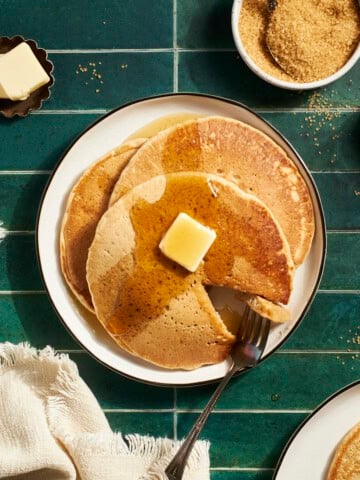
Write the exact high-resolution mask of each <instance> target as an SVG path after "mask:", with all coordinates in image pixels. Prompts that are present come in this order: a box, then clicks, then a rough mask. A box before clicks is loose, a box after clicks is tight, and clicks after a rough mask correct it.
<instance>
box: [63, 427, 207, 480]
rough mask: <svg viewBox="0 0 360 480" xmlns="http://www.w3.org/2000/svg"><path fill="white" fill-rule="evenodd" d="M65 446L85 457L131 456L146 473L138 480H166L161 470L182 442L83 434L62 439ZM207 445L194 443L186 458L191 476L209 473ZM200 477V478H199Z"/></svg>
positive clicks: (115, 434) (131, 436) (115, 435)
mask: <svg viewBox="0 0 360 480" xmlns="http://www.w3.org/2000/svg"><path fill="white" fill-rule="evenodd" d="M64 440H65V443H66V445H67V446H68V448H69V449H70V450H71V451H72V452H76V451H80V452H81V453H82V455H83V456H85V457H90V456H92V457H97V456H98V457H101V458H106V457H126V458H127V459H130V458H131V457H133V459H134V461H138V460H139V459H141V460H142V461H143V462H144V467H145V470H146V473H145V474H143V475H142V476H141V477H140V479H139V480H157V479H159V480H160V479H166V480H167V477H166V476H165V474H164V470H165V468H166V467H167V466H168V464H169V463H170V461H171V459H172V458H173V457H174V455H175V453H176V452H177V450H178V449H179V447H180V446H181V444H182V441H179V440H171V439H169V438H154V437H151V436H142V435H138V434H133V435H124V436H123V435H122V434H121V433H112V434H91V433H84V434H81V435H79V436H77V437H71V436H66V438H65V439H64ZM209 448H210V442H208V441H205V440H200V441H198V442H196V444H195V446H194V448H193V451H192V452H191V455H190V457H189V460H188V463H187V467H186V470H185V478H186V471H187V470H189V471H190V472H191V474H192V475H195V473H203V475H208V472H209V467H210V464H209ZM201 478H203V477H201Z"/></svg>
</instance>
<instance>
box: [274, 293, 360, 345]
mask: <svg viewBox="0 0 360 480" xmlns="http://www.w3.org/2000/svg"><path fill="white" fill-rule="evenodd" d="M357 329H360V295H359V294H352V293H338V294H337V295H334V294H332V293H318V294H317V296H316V298H315V300H314V302H313V304H312V305H311V307H310V310H309V312H308V314H307V315H306V317H305V318H304V320H303V321H302V322H301V325H300V326H299V328H298V329H297V330H296V332H295V333H294V334H293V335H291V337H290V338H289V340H288V341H287V342H286V343H285V344H284V346H283V347H282V350H289V349H293V350H296V349H302V350H304V349H305V350H306V349H310V350H347V349H348V348H350V349H351V350H354V349H357V350H359V346H358V345H356V344H353V343H352V338H353V335H354V333H355V332H356V331H357Z"/></svg>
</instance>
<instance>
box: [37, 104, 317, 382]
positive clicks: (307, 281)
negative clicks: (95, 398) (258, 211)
mask: <svg viewBox="0 0 360 480" xmlns="http://www.w3.org/2000/svg"><path fill="white" fill-rule="evenodd" d="M181 112H196V113H199V114H207V115H222V116H226V117H232V118H235V119H238V120H241V121H243V122H246V123H248V124H249V125H252V126H254V127H256V128H258V129H259V130H262V131H263V132H265V133H266V134H267V135H269V136H270V137H271V138H272V139H274V140H275V141H276V142H277V143H278V144H279V145H280V146H281V147H282V148H284V150H285V151H286V152H287V153H288V155H289V156H290V158H291V159H292V160H293V161H294V162H295V163H296V165H297V166H298V168H299V170H300V172H301V173H302V175H303V177H304V179H305V181H306V183H307V185H308V187H309V190H310V194H311V197H312V201H313V204H314V209H315V218H316V232H315V238H314V242H313V245H312V248H311V252H310V254H309V256H308V258H307V260H306V262H305V263H304V265H302V266H301V267H300V268H299V269H298V271H297V272H296V276H295V283H294V291H293V293H292V296H291V302H290V304H289V306H290V309H291V311H292V320H291V321H290V322H288V323H286V324H284V325H278V326H276V327H274V328H273V330H272V332H271V335H270V338H269V341H268V345H267V348H266V351H265V355H264V356H267V355H269V354H270V353H271V352H273V351H274V350H275V349H276V348H277V347H279V346H280V344H281V343H282V342H283V341H284V340H285V339H286V338H287V337H288V335H289V334H290V332H291V331H292V330H294V328H295V327H296V325H297V324H298V323H299V322H300V320H301V318H302V317H303V315H304V313H305V311H306V310H307V308H308V307H309V305H310V303H311V301H312V299H313V297H314V295H315V292H316V289H317V286H318V284H319V281H320V277H321V273H322V269H323V264H324V258H325V250H326V239H325V224H324V215H323V211H322V207H321V204H320V200H319V195H318V193H317V190H316V187H315V185H314V182H313V180H312V178H311V176H310V174H309V172H308V170H307V169H306V167H305V166H304V164H303V162H302V160H301V159H300V157H299V155H298V154H297V153H296V152H295V151H294V149H293V148H292V147H291V146H290V145H289V143H288V142H287V141H286V140H285V139H284V138H283V137H282V136H281V135H280V134H279V133H278V132H277V131H276V130H275V129H274V128H273V127H271V126H270V125H269V124H268V123H267V122H265V121H264V120H262V119H261V118H260V117H259V116H258V115H256V114H255V113H254V112H252V111H251V110H249V109H248V108H247V107H245V106H243V105H240V104H238V103H236V102H232V101H230V100H224V99H221V98H217V97H210V96H205V95H197V94H170V95H164V96H161V97H153V98H148V99H145V100H142V101H138V102H134V103H131V104H128V105H125V106H124V107H120V108H118V109H117V110H114V111H112V112H110V113H109V114H107V115H105V116H104V117H102V118H101V119H100V120H98V121H97V122H96V123H95V124H93V125H91V126H90V127H89V128H88V129H87V130H86V131H85V132H84V133H82V134H81V135H80V137H79V138H78V139H77V140H76V141H75V142H74V143H73V144H72V145H71V146H70V147H69V148H68V150H67V151H66V152H65V154H64V156H63V157H62V159H61V160H60V162H59V164H58V165H57V167H56V169H55V171H54V173H53V175H52V177H51V179H50V181H49V183H48V186H47V189H46V190H45V193H44V196H43V199H42V202H41V205H40V210H39V215H38V222H37V249H38V257H39V264H40V270H41V272H42V276H43V280H44V284H45V287H46V289H47V291H48V294H49V296H50V299H51V301H52V303H53V305H54V307H55V309H56V311H57V313H58V314H59V316H60V318H61V319H62V321H63V322H64V324H65V325H66V326H67V328H68V329H69V330H70V332H71V333H72V334H73V335H74V337H75V338H76V340H77V341H78V342H79V343H80V344H81V345H82V346H83V347H84V348H85V349H86V350H88V351H89V352H90V353H91V354H92V355H93V356H94V357H95V358H96V359H97V360H99V361H100V362H102V363H103V364H104V365H106V366H108V367H109V368H112V369H114V370H115V371H117V372H119V373H122V374H124V375H127V376H129V377H132V378H135V379H138V380H141V381H144V382H149V383H154V384H160V385H178V386H182V385H190V384H199V383H203V382H210V381H215V380H217V379H219V378H221V377H222V376H223V375H224V374H225V372H226V369H227V362H226V361H225V362H223V363H221V364H217V365H212V366H205V367H202V368H199V369H197V370H193V371H181V370H177V371H171V370H165V369H161V368H158V367H155V366H153V365H151V364H150V363H147V362H144V361H142V360H139V359H137V358H135V357H133V356H131V355H129V354H127V353H126V352H124V351H123V350H121V349H120V348H119V347H118V346H117V345H116V344H115V342H114V341H113V340H112V338H110V336H108V335H107V334H106V332H105V331H104V330H103V328H102V326H101V325H100V324H99V322H97V321H96V320H95V321H94V319H91V318H89V316H88V315H84V312H83V310H82V309H81V308H80V307H79V306H78V305H77V304H76V303H75V302H74V300H73V298H72V296H71V294H70V293H69V290H68V288H67V287H66V284H65V282H64V279H63V276H62V274H61V270H60V264H59V254H58V251H59V246H58V237H59V228H60V223H61V219H62V216H63V213H64V207H65V204H66V201H67V197H68V194H69V192H70V190H71V188H72V186H73V185H74V183H75V182H76V180H77V179H78V178H79V176H80V175H81V174H82V172H83V171H84V170H85V169H86V168H87V167H88V166H89V165H90V164H91V163H93V162H95V160H97V159H98V158H99V157H101V156H102V155H103V154H104V153H106V152H107V151H109V150H111V149H112V148H114V147H116V146H117V145H119V144H120V143H121V142H122V141H123V140H124V139H126V138H127V137H128V136H129V135H130V134H131V133H133V132H134V131H136V130H138V129H140V128H141V127H143V126H144V125H146V124H147V123H149V122H151V121H152V120H155V119H156V118H159V117H162V116H164V115H169V114H172V113H181ZM215 296H216V299H215V303H216V305H217V306H219V305H221V303H222V302H224V301H225V300H224V298H225V297H228V296H229V295H228V292H224V294H222V293H220V294H219V290H218V289H217V291H216V292H215ZM226 302H227V303H229V301H228V298H227V300H226ZM230 303H231V302H230ZM233 306H234V307H235V308H236V307H237V308H239V306H240V303H239V302H238V301H237V302H236V301H235V304H234V305H233Z"/></svg>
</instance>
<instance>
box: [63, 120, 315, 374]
mask: <svg viewBox="0 0 360 480" xmlns="http://www.w3.org/2000/svg"><path fill="white" fill-rule="evenodd" d="M180 212H184V213H187V214H188V215H190V216H191V217H192V218H194V219H195V220H197V221H198V222H200V223H202V224H203V225H206V226H207V227H210V228H212V229H213V230H215V232H216V235H217V236H216V240H215V242H214V243H213V245H212V246H211V248H210V250H209V251H208V253H207V255H206V256H205V258H204V260H203V261H202V262H201V264H200V266H199V268H198V269H197V271H196V272H194V273H191V272H188V271H187V270H185V269H184V268H183V267H181V266H180V265H178V264H177V263H175V262H173V261H171V260H169V259H168V258H166V257H165V256H164V255H163V253H162V252H161V251H160V249H159V243H160V241H161V239H162V237H163V236H164V235H165V233H166V232H167V230H168V229H169V227H170V226H171V224H172V222H173V221H174V219H175V218H176V217H177V215H178V214H179V213H180ZM313 234H314V216H313V208H312V202H311V198H310V195H309V192H308V189H307V187H306V184H305V182H304V180H303V178H302V177H301V175H300V173H299V171H298V169H297V167H296V166H295V165H294V163H293V162H292V161H291V160H290V159H289V157H288V156H287V155H286V153H285V152H284V150H282V149H281V148H280V147H279V146H278V145H277V144H276V143H274V142H273V141H272V140H271V139H270V138H269V137H268V136H267V135H265V134H264V133H262V132H260V131H259V130H256V129H254V128H252V127H250V126H249V125H246V124H244V123H242V122H239V121H237V120H233V119H230V118H224V117H201V118H197V119H192V120H189V121H186V122H183V123H180V124H177V125H175V126H172V127H170V128H167V129H165V130H163V131H161V132H159V133H157V134H155V135H154V136H153V137H152V138H137V139H134V140H131V141H128V142H126V143H124V144H123V145H121V146H120V147H118V148H117V149H115V150H113V151H111V152H109V153H108V154H107V155H105V157H103V158H102V159H100V160H99V161H97V162H96V163H95V164H94V165H92V166H91V167H90V168H89V169H88V170H87V171H86V172H84V174H83V175H82V177H81V178H80V180H79V181H78V182H77V183H76V185H75V186H74V187H73V189H72V191H71V193H70V196H69V200H68V203H67V207H66V212H65V215H64V220H63V224H62V228H61V237H60V256H61V266H62V270H63V273H64V277H65V279H66V281H67V283H68V285H69V287H70V288H71V290H72V292H73V293H74V294H75V296H76V297H77V298H78V300H79V301H80V302H81V303H82V304H83V305H84V306H85V307H86V308H87V309H88V310H89V311H91V312H93V313H95V315H96V316H97V318H98V319H99V321H100V322H101V323H102V325H103V326H104V327H105V329H106V330H107V331H108V332H109V333H110V334H111V335H112V337H113V338H114V339H115V341H116V342H117V343H118V344H119V346H120V347H121V348H123V349H124V350H126V351H128V352H130V353H131V354H133V355H135V356H139V357H141V358H143V359H145V360H148V361H149V362H152V363H154V364H157V365H159V366H162V367H165V368H172V369H175V368H182V369H194V368H197V367H199V366H201V365H205V364H213V363H217V362H220V361H222V360H223V359H224V358H226V356H227V355H228V353H229V351H230V349H231V347H232V345H233V344H234V341H235V338H236V337H235V333H236V332H232V331H230V329H229V328H228V327H227V326H226V324H225V323H224V321H223V320H222V319H221V317H220V315H219V314H218V312H217V311H216V310H215V308H214V307H213V305H212V303H211V301H210V299H209V296H208V293H207V292H208V288H209V287H210V286H221V287H223V286H224V287H228V288H232V289H234V290H236V291H238V292H240V295H241V298H242V300H243V301H244V302H245V303H247V304H248V305H249V306H250V308H252V309H254V310H255V311H257V312H258V313H260V314H261V315H263V316H265V317H267V318H270V319H271V320H273V321H275V322H281V321H285V320H287V319H288V318H289V312H288V310H287V309H286V308H285V307H284V305H286V304H287V303H288V301H289V297H290V294H291V289H292V279H293V275H294V272H295V269H296V267H297V266H298V265H300V264H301V263H302V262H303V261H304V259H305V257H306V255H307V253H308V252H309V249H310V246H311V242H312V238H313Z"/></svg>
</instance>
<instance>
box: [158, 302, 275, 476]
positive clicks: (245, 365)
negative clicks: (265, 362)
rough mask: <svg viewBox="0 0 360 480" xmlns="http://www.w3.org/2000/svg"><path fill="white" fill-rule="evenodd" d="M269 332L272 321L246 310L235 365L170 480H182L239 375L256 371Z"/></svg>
mask: <svg viewBox="0 0 360 480" xmlns="http://www.w3.org/2000/svg"><path fill="white" fill-rule="evenodd" d="M269 330H270V321H269V320H268V319H266V318H262V317H260V315H258V314H257V313H255V312H254V311H252V310H250V308H249V307H248V306H246V308H245V311H244V314H243V316H242V319H241V321H240V325H239V329H238V335H237V341H236V344H235V345H234V347H233V349H232V351H231V358H232V363H231V366H230V368H229V371H228V372H227V374H226V375H225V377H224V378H223V379H222V380H221V382H220V383H219V385H218V387H217V388H216V390H215V392H214V393H213V395H212V397H211V398H210V400H209V402H208V404H207V405H206V407H205V409H204V411H203V412H202V414H201V415H200V416H199V418H198V419H197V421H196V423H195V424H194V426H193V427H192V429H191V430H190V432H189V434H188V436H187V437H186V439H185V440H184V442H183V444H182V445H181V447H180V448H179V450H178V452H177V453H176V455H175V457H174V458H173V459H172V461H171V462H170V464H169V465H168V467H167V468H166V470H165V473H166V475H167V477H168V479H169V480H181V479H182V476H183V473H184V470H185V466H186V462H187V459H188V457H189V455H190V453H191V450H192V448H193V446H194V443H195V442H196V440H197V438H198V437H199V435H200V432H201V430H202V428H203V426H204V425H205V422H206V420H207V419H208V417H209V415H210V413H211V411H212V409H213V408H214V406H215V404H216V402H217V400H218V399H219V397H220V395H221V394H222V392H223V391H224V389H225V387H226V385H227V384H228V382H229V380H230V379H231V378H232V377H233V376H234V375H235V373H237V372H239V371H240V370H242V371H243V372H244V371H245V370H247V369H250V368H252V367H254V366H255V365H256V364H257V363H258V362H259V360H260V358H261V355H262V353H263V351H264V349H265V346H266V341H267V338H268V336H269Z"/></svg>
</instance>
